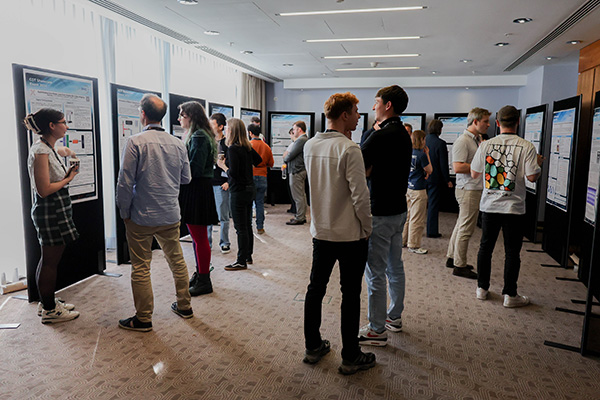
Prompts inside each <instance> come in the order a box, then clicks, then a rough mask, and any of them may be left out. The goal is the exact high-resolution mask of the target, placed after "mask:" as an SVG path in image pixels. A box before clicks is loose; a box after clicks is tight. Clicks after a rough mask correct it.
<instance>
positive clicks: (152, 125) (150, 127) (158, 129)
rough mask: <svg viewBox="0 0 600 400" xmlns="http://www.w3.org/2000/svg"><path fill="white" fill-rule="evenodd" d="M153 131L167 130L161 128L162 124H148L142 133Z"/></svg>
mask: <svg viewBox="0 0 600 400" xmlns="http://www.w3.org/2000/svg"><path fill="white" fill-rule="evenodd" d="M151 129H154V130H157V131H164V130H165V129H164V128H163V127H162V126H160V124H148V125H146V126H145V127H144V129H142V131H149V130H151Z"/></svg>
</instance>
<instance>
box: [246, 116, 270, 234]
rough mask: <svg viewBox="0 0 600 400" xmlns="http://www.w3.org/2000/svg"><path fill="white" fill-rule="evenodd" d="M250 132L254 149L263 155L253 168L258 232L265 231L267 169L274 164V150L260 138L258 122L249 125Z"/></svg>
mask: <svg viewBox="0 0 600 400" xmlns="http://www.w3.org/2000/svg"><path fill="white" fill-rule="evenodd" d="M248 133H249V134H250V144H251V145H252V148H253V149H254V151H256V152H257V153H258V155H260V156H261V158H262V162H261V163H260V164H258V166H256V167H253V168H252V173H253V175H254V186H256V197H255V199H254V204H255V206H256V232H257V233H258V234H261V235H262V234H263V233H265V194H266V193H267V169H268V168H270V167H272V166H273V163H274V160H273V152H272V151H271V148H270V147H269V145H268V144H266V143H265V142H264V141H263V140H262V139H261V138H260V126H258V125H256V124H250V125H248Z"/></svg>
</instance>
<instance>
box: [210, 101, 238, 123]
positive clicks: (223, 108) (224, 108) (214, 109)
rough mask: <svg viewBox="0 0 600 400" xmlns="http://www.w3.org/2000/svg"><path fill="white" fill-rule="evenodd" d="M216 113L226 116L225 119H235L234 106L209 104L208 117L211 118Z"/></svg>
mask: <svg viewBox="0 0 600 400" xmlns="http://www.w3.org/2000/svg"><path fill="white" fill-rule="evenodd" d="M214 113H221V114H223V115H224V116H225V119H229V118H233V117H234V114H233V106H228V105H226V104H219V103H209V104H208V116H209V117H210V116H211V115H213V114H214Z"/></svg>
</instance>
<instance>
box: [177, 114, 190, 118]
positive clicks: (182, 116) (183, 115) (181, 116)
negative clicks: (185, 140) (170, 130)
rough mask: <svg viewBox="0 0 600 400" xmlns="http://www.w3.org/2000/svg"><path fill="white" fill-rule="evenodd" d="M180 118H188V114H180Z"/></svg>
mask: <svg viewBox="0 0 600 400" xmlns="http://www.w3.org/2000/svg"><path fill="white" fill-rule="evenodd" d="M179 118H188V116H187V115H185V114H179Z"/></svg>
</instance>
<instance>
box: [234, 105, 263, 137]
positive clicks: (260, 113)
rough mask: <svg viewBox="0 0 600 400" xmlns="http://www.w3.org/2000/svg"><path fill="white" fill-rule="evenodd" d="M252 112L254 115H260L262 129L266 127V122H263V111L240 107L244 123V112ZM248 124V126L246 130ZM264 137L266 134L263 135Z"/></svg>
mask: <svg viewBox="0 0 600 400" xmlns="http://www.w3.org/2000/svg"><path fill="white" fill-rule="evenodd" d="M248 111H249V112H251V113H253V114H258V118H260V126H261V128H262V127H263V126H264V122H263V118H262V110H255V109H253V108H247V107H240V119H241V120H242V121H243V122H244V119H243V118H242V117H243V116H244V112H248ZM244 124H246V122H244ZM247 125H248V124H246V128H247V127H248V126H247ZM261 133H262V129H261ZM263 135H264V133H263Z"/></svg>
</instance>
